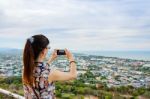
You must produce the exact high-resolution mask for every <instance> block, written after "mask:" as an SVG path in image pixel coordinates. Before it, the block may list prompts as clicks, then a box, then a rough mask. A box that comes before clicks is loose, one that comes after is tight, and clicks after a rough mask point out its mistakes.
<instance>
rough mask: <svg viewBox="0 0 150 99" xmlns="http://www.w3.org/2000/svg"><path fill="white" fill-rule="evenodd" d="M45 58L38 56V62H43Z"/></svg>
mask: <svg viewBox="0 0 150 99" xmlns="http://www.w3.org/2000/svg"><path fill="white" fill-rule="evenodd" d="M43 60H44V58H38V59H37V60H36V62H43Z"/></svg>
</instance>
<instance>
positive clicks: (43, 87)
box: [23, 62, 56, 99]
mask: <svg viewBox="0 0 150 99" xmlns="http://www.w3.org/2000/svg"><path fill="white" fill-rule="evenodd" d="M36 63H37V62H36ZM53 69H54V68H53V67H52V66H49V64H47V63H44V62H38V63H37V65H36V67H35V68H34V71H33V74H34V77H35V85H34V87H33V88H34V90H35V92H36V94H37V95H38V96H39V97H40V99H56V98H55V85H54V82H51V83H49V82H48V75H49V73H50V72H51V71H52V70H53ZM23 88H24V96H25V99H37V96H36V95H35V93H34V90H33V89H32V87H30V86H28V85H25V84H23Z"/></svg>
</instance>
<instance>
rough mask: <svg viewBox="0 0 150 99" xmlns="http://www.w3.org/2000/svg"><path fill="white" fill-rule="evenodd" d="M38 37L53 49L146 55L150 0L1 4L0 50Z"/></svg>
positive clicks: (7, 0)
mask: <svg viewBox="0 0 150 99" xmlns="http://www.w3.org/2000/svg"><path fill="white" fill-rule="evenodd" d="M35 34H43V35H45V36H47V37H48V38H49V40H50V46H51V48H52V49H54V48H61V49H63V48H68V49H71V50H78V51H85V50H89V51H105V50H109V51H110V50H111V51H114V50H115V51H116V50H119V51H120V50H123V51H124V50H125V51H127V50H138V51H141V50H142V51H143V50H148V51H149V50H150V0H0V48H17V49H23V48H24V45H25V42H26V40H27V38H29V37H31V36H32V35H35Z"/></svg>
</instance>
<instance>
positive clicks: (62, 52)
mask: <svg viewBox="0 0 150 99" xmlns="http://www.w3.org/2000/svg"><path fill="white" fill-rule="evenodd" d="M57 55H66V53H65V50H57Z"/></svg>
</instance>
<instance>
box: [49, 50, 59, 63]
mask: <svg viewBox="0 0 150 99" xmlns="http://www.w3.org/2000/svg"><path fill="white" fill-rule="evenodd" d="M56 58H57V49H54V51H53V52H52V54H51V57H50V59H49V60H48V62H49V63H51V62H52V61H54V60H55V59H56Z"/></svg>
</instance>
